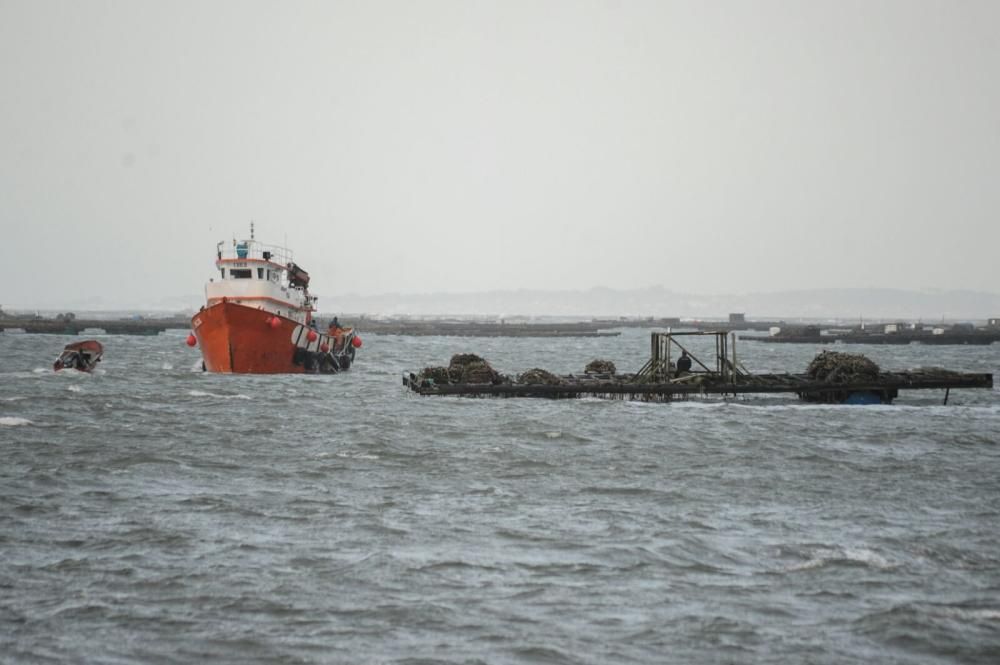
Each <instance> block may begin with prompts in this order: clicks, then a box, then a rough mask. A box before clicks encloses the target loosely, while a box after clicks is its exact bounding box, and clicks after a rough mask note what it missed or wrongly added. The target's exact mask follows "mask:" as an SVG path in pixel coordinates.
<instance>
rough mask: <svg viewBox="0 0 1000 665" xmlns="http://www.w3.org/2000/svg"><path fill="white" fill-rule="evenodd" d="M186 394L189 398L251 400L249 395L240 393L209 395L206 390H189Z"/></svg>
mask: <svg viewBox="0 0 1000 665" xmlns="http://www.w3.org/2000/svg"><path fill="white" fill-rule="evenodd" d="M187 394H188V395H190V396H191V397H215V398H217V399H251V397H250V396H249V395H244V394H242V393H235V394H232V395H225V394H222V393H210V392H208V391H207V390H189V391H188V393H187Z"/></svg>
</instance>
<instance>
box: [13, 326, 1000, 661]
mask: <svg viewBox="0 0 1000 665" xmlns="http://www.w3.org/2000/svg"><path fill="white" fill-rule="evenodd" d="M362 334H363V331H362ZM648 334H649V331H646V330H635V329H628V330H624V331H623V334H622V336H620V337H612V338H570V339H518V338H514V339H509V338H494V339H475V338H446V337H424V338H409V337H397V336H375V335H367V336H364V340H365V346H364V347H363V348H362V349H361V350H360V351H359V353H358V357H357V362H356V364H355V366H354V367H353V368H352V370H351V371H350V372H349V373H345V374H340V375H334V376H228V375H212V374H205V373H202V372H201V371H200V356H199V354H198V351H197V349H189V348H188V347H186V346H185V345H184V336H185V335H186V332H184V331H174V332H169V333H167V334H163V335H160V336H157V337H126V336H101V337H98V339H100V341H101V342H102V343H103V344H104V346H105V360H104V362H102V363H101V365H100V366H99V369H98V370H97V371H96V372H95V373H94V374H90V375H88V374H81V373H78V372H72V371H63V372H60V373H54V372H52V371H51V362H52V360H53V359H54V358H55V357H56V356H57V355H58V353H59V351H60V350H61V349H62V347H63V345H64V344H66V343H67V342H69V341H72V338H68V337H56V336H44V335H0V355H2V357H3V358H4V365H3V369H2V370H0V460H2V462H0V562H2V565H0V662H4V663H21V662H27V663H35V662H39V663H43V662H80V663H191V662H213V663H593V664H604V663H665V662H677V663H688V662H709V663H714V662H719V663H734V662H773V663H788V662H810V663H840V662H845V663H846V662H862V661H869V662H880V663H893V662H898V663H935V662H954V661H964V662H983V663H995V662H998V661H1000V482H998V478H1000V446H998V443H1000V392H998V391H997V390H996V389H994V390H965V391H952V392H951V395H950V397H949V401H948V404H947V405H944V404H943V403H942V402H943V398H944V393H943V392H942V391H928V392H912V393H907V392H902V393H901V395H900V398H899V399H898V400H897V402H896V404H894V405H892V406H820V405H807V404H802V403H799V402H798V401H797V400H796V399H795V398H794V396H768V397H749V398H745V399H735V400H734V399H729V400H720V399H711V400H704V399H697V398H696V399H693V400H691V401H688V402H679V403H674V404H646V403H634V402H621V401H602V400H598V399H579V400H563V401H547V400H518V399H472V398H437V397H420V396H417V395H415V394H411V393H408V392H407V391H406V389H405V388H404V387H403V386H402V383H401V379H400V377H401V375H402V374H403V372H408V371H417V370H419V369H420V368H422V367H424V366H426V365H441V364H447V362H448V359H449V357H450V356H451V355H452V354H453V353H459V352H473V353H477V354H479V355H482V356H484V357H486V359H487V360H489V361H490V362H491V363H492V364H493V365H494V366H495V367H496V368H497V369H499V370H500V371H502V372H504V373H509V374H515V373H518V372H521V371H524V370H526V369H530V368H533V367H542V368H545V369H548V370H551V371H554V372H557V373H570V372H575V373H580V372H581V371H582V369H583V367H584V365H585V364H586V363H587V362H589V361H590V360H593V359H595V358H602V359H609V360H612V361H614V362H615V363H616V364H617V365H618V367H619V369H620V370H622V371H635V370H636V369H638V368H639V367H640V366H641V365H642V363H643V362H644V361H645V360H646V354H647V353H648V348H649V337H648ZM694 347H695V349H694V350H695V353H696V355H698V354H699V353H704V352H706V351H708V349H707V348H702V345H699V344H697V343H695V344H694ZM819 349H820V347H818V346H809V345H806V346H801V345H770V344H751V343H742V342H741V343H740V344H739V348H738V353H739V356H740V360H741V361H742V362H743V363H744V364H746V365H747V366H748V367H749V368H750V369H752V370H756V371H762V372H764V371H786V370H787V371H803V370H804V368H805V367H806V365H807V364H808V362H809V360H810V359H811V358H812V357H813V355H814V354H815V353H816V352H817V351H818V350H819ZM840 350H846V351H850V352H863V353H865V354H866V355H868V356H869V357H870V358H872V359H873V360H875V361H876V362H877V363H878V364H879V365H881V366H882V367H883V368H885V369H906V368H914V367H919V366H940V367H947V368H949V369H958V370H963V371H976V372H994V373H996V372H997V371H998V368H1000V345H993V346H989V347H934V346H917V345H912V346H905V347H892V346H879V347H875V346H872V347H864V346H850V347H841V348H840ZM706 355H707V354H706Z"/></svg>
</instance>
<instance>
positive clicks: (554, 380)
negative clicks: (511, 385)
mask: <svg viewBox="0 0 1000 665" xmlns="http://www.w3.org/2000/svg"><path fill="white" fill-rule="evenodd" d="M517 382H518V383H524V384H529V385H538V384H541V385H544V386H558V385H559V384H561V383H562V382H563V380H562V379H560V378H559V377H558V376H556V375H555V374H553V373H552V372H549V371H547V370H544V369H541V368H539V367H536V368H534V369H529V370H528V371H527V372H525V373H524V374H522V375H521V376H519V377H517Z"/></svg>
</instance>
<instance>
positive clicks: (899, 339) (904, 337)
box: [740, 331, 1000, 346]
mask: <svg viewBox="0 0 1000 665" xmlns="http://www.w3.org/2000/svg"><path fill="white" fill-rule="evenodd" d="M740 341H741V342H765V343H768V344H835V343H840V344H914V343H916V344H935V345H938V344H941V345H944V344H947V345H963V344H972V345H983V346H985V345H987V344H993V343H994V342H1000V331H996V332H993V331H976V332H962V333H943V334H938V335H934V334H930V333H905V332H904V333H841V334H826V335H795V334H790V335H782V334H778V335H769V336H764V335H740Z"/></svg>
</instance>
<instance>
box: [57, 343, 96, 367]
mask: <svg viewBox="0 0 1000 665" xmlns="http://www.w3.org/2000/svg"><path fill="white" fill-rule="evenodd" d="M103 355H104V346H103V345H102V344H101V343H100V342H98V341H97V340H95V339H87V340H84V341H82V342H73V343H72V344H67V345H66V346H65V347H64V348H63V350H62V353H60V354H59V357H58V358H56V361H55V362H54V363H52V369H53V370H55V371H57V372H58V371H59V370H61V369H75V370H79V371H81V372H91V371H93V369H94V368H95V367H97V363H99V362H101V357H102V356H103Z"/></svg>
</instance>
